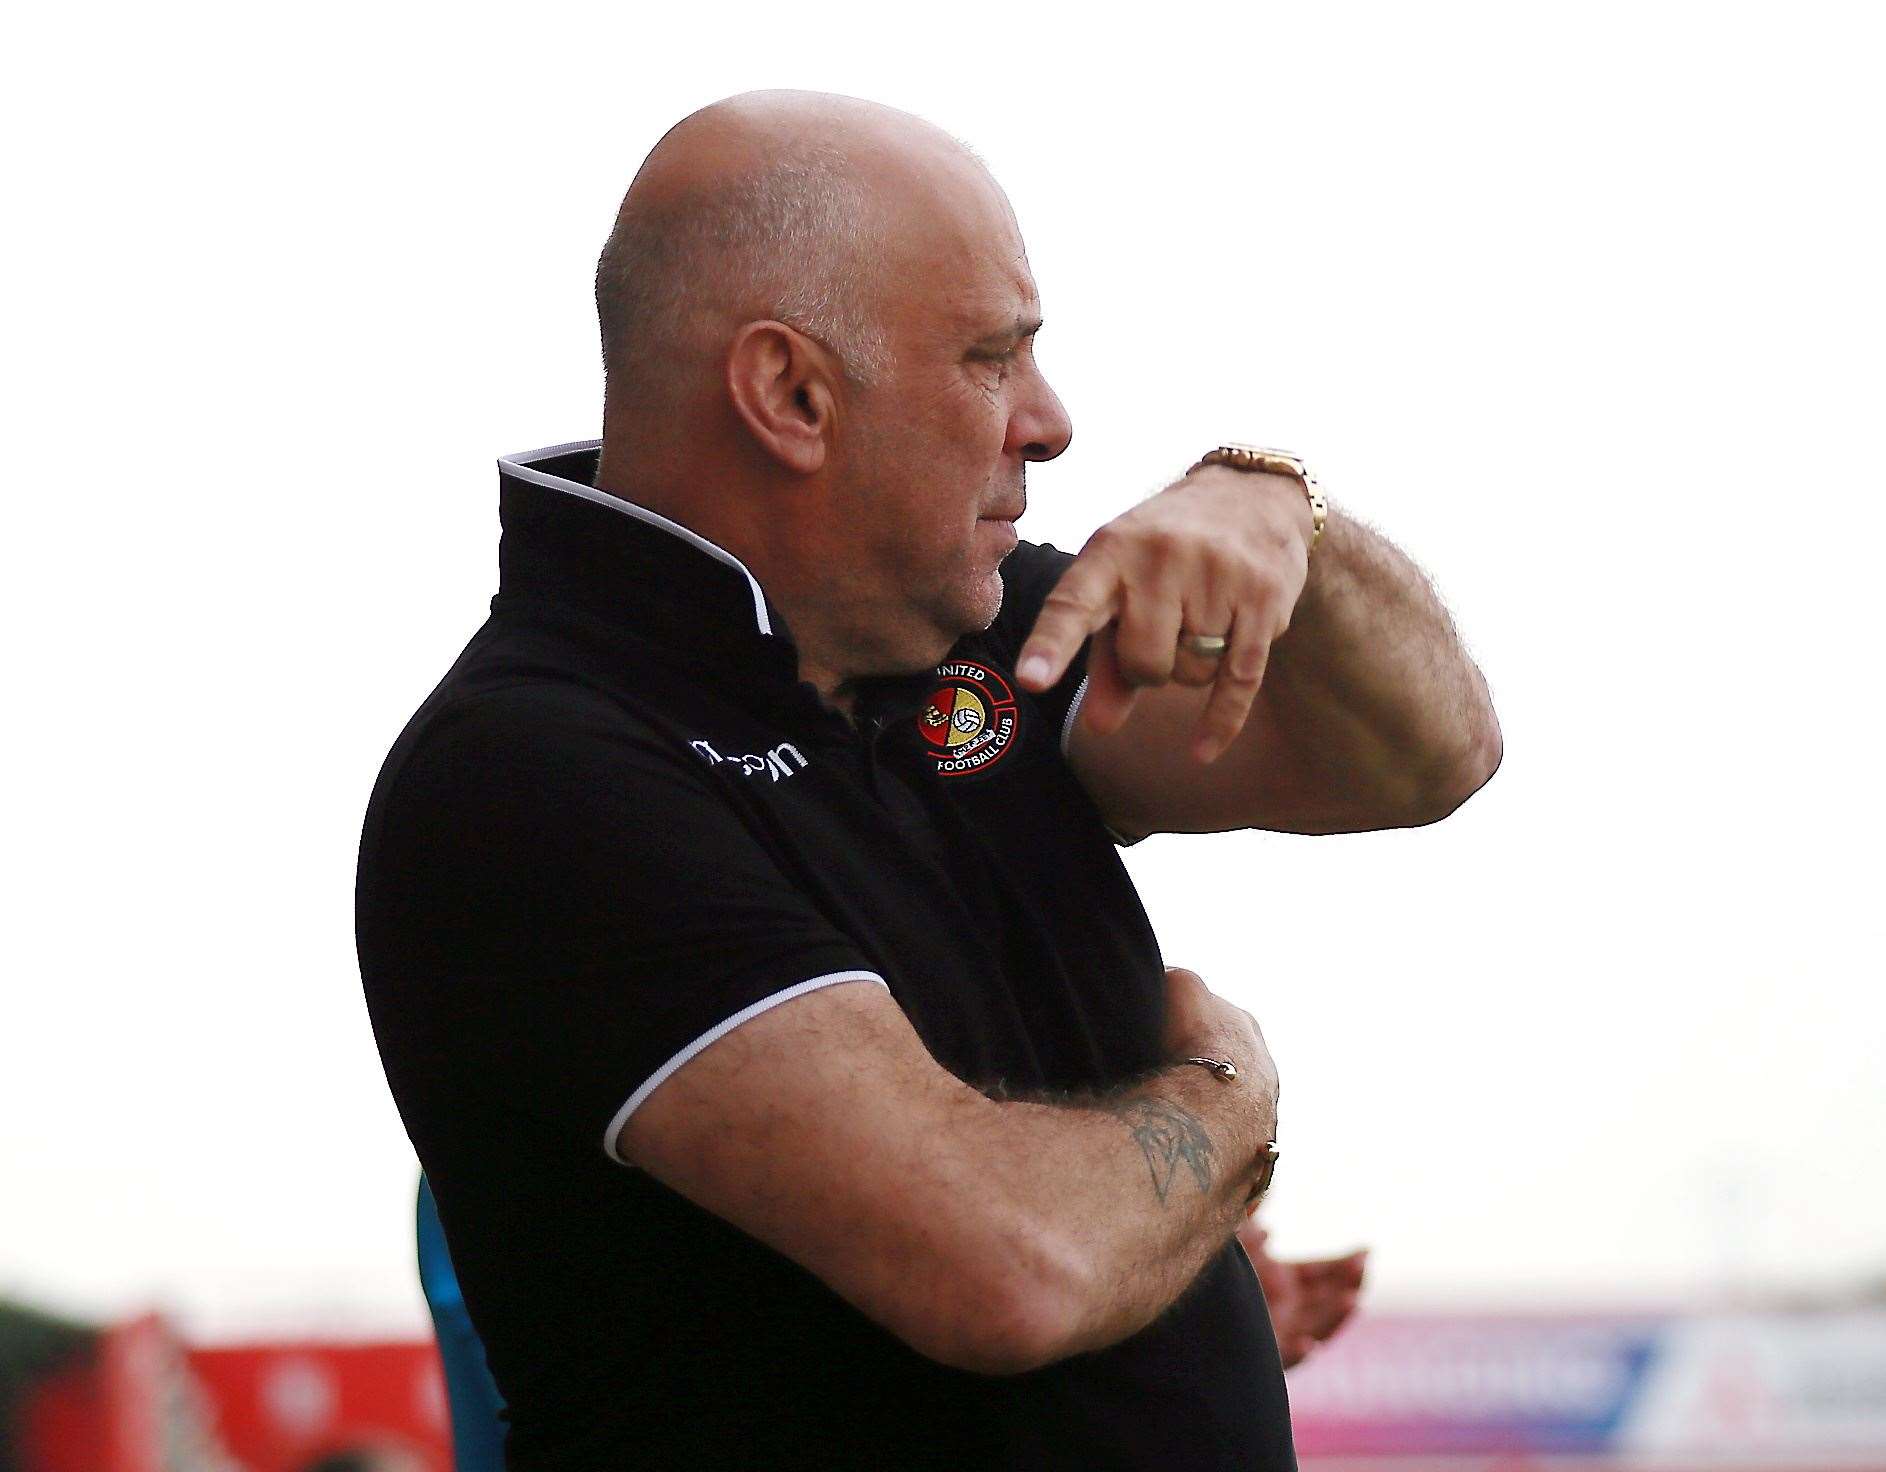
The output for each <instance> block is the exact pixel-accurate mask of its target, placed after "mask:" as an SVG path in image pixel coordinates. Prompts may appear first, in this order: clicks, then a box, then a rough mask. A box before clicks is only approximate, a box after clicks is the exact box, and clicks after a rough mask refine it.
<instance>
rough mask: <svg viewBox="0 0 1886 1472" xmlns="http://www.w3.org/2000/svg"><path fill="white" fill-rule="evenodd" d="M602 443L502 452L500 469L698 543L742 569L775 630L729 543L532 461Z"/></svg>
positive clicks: (763, 614)
mask: <svg viewBox="0 0 1886 1472" xmlns="http://www.w3.org/2000/svg"><path fill="white" fill-rule="evenodd" d="M601 447H602V441H601V440H572V441H570V443H569V444H567V445H551V446H549V447H548V448H547V449H542V450H520V451H519V452H518V453H517V454H515V455H500V456H498V469H499V470H500V471H502V472H503V473H505V474H507V475H514V476H516V477H517V478H518V479H519V480H527V481H529V482H530V483H531V484H532V485H538V486H547V487H549V489H551V490H553V491H562V492H563V493H564V494H565V495H567V496H580V497H581V498H582V499H583V500H585V501H593V502H595V503H596V504H597V505H598V506H607V507H609V508H610V509H611V510H614V511H620V512H622V513H623V514H624V515H625V516H632V517H634V518H635V519H636V520H637V521H645V522H647V523H648V524H649V525H650V526H658V527H660V528H661V529H662V530H663V531H665V532H669V533H672V534H673V535H674V536H677V537H679V538H681V540H682V541H684V542H686V543H688V544H689V545H690V546H693V547H698V548H700V550H701V551H703V552H705V553H706V554H707V555H708V556H709V557H712V558H714V559H715V560H716V561H718V562H724V563H726V564H727V566H729V567H731V568H736V569H738V571H739V573H740V576H741V577H743V578H745V579H746V580H747V586H748V587H750V588H751V589H752V590H753V617H754V620H755V622H757V623H758V624H759V626H760V632H761V633H762V634H770V633H772V632H773V620H772V618H771V616H770V615H768V613H767V611H766V595H765V594H764V593H762V592H761V591H760V580H759V579H758V578H756V577H754V576H753V574H752V573H750V572H748V571H747V565H746V564H745V563H744V562H742V561H741V560H740V559H739V558H738V557H735V556H734V555H733V553H731V552H729V551H728V550H727V549H726V548H725V547H722V546H719V545H718V544H716V543H714V542H710V541H708V540H707V538H706V537H704V536H702V535H701V534H700V533H699V532H691V531H689V530H688V529H687V528H686V527H684V526H683V525H681V523H680V522H678V521H670V520H669V519H668V518H667V517H665V516H663V515H661V514H660V513H659V512H655V511H650V510H649V509H648V508H647V507H646V506H637V505H636V504H635V503H634V502H633V501H625V500H623V499H622V498H621V497H620V496H612V495H610V494H609V493H608V492H607V491H599V490H597V489H596V488H595V487H594V486H586V485H584V484H583V483H582V482H581V481H575V480H565V479H564V478H563V477H562V476H560V475H552V474H550V472H549V471H547V470H538V469H536V468H535V467H534V466H533V465H532V463H531V462H533V461H536V460H554V459H556V458H557V457H558V456H559V455H574V454H575V453H576V452H577V451H578V450H596V449H600V448H601Z"/></svg>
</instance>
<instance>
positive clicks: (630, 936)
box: [359, 686, 884, 1158]
mask: <svg viewBox="0 0 1886 1472" xmlns="http://www.w3.org/2000/svg"><path fill="white" fill-rule="evenodd" d="M381 785H382V790H381V791H380V792H379V793H377V794H376V797H375V800H374V804H373V808H372V809H371V810H370V813H369V819H368V828H367V833H366V836H365V837H364V838H363V843H362V854H361V889H360V895H359V901H360V906H359V938H360V947H361V969H362V974H363V977H364V979H365V981H366V984H367V992H368V1001H369V1005H370V1007H371V1008H372V1011H373V1014H374V1025H375V1030H376V1033H378V1034H379V1038H380V1043H381V1051H382V1054H383V1056H384V1057H385V1060H386V1062H387V1065H388V1074H389V1078H390V1079H391V1081H392V1082H393V1085H394V1089H395V1092H396V1093H399V1092H400V1091H401V1087H402V1084H406V1085H408V1086H410V1087H425V1088H430V1089H433V1090H439V1091H442V1092H443V1093H445V1094H448V1095H450V1094H474V1095H479V1096H482V1097H483V1098H484V1099H485V1100H487V1101H488V1102H495V1103H497V1104H499V1105H500V1106H501V1107H506V1108H515V1109H517V1110H521V1111H524V1112H525V1113H527V1114H529V1115H532V1116H534V1117H535V1118H537V1119H538V1120H540V1121H541V1122H543V1123H546V1124H548V1125H549V1126H551V1127H552V1128H554V1129H556V1130H557V1131H559V1132H570V1133H572V1134H574V1135H576V1136H583V1137H588V1138H591V1139H594V1140H595V1141H596V1142H598V1143H599V1144H601V1145H602V1146H603V1148H604V1149H605V1150H607V1151H608V1152H609V1153H610V1155H611V1157H612V1158H614V1157H615V1152H614V1141H615V1138H616V1136H617V1134H618V1132H619V1131H620V1129H621V1127H622V1125H623V1123H624V1122H625V1121H626V1120H627V1119H628V1118H629V1116H630V1115H631V1114H632V1113H633V1112H634V1110H635V1109H636V1107H638V1106H639V1104H640V1103H641V1101H642V1100H643V1099H645V1098H647V1097H648V1095H649V1094H650V1093H651V1092H653V1090H654V1089H655V1087H656V1086H657V1085H659V1084H660V1083H661V1081H662V1080H663V1079H665V1078H667V1077H668V1075H669V1074H670V1073H672V1072H673V1071H674V1070H675V1069H677V1068H679V1067H680V1066H681V1065H682V1064H683V1063H685V1062H686V1061H687V1060H688V1059H689V1058H691V1057H693V1056H694V1055H695V1053H697V1052H699V1051H700V1050H701V1049H703V1048H705V1047H706V1046H707V1045H708V1044H709V1043H711V1042H713V1041H714V1040H715V1039H716V1038H718V1037H720V1036H722V1035H723V1034H724V1033H726V1032H728V1031H730V1030H732V1029H733V1028H735V1027H737V1026H739V1025H740V1024H741V1023H743V1022H745V1021H747V1020H749V1019H751V1018H752V1017H754V1016H757V1015H759V1014H760V1013H761V1012H764V1011H766V1010H768V1009H769V1008H771V1007H773V1006H776V1005H779V1004H780V1003H782V1002H786V1001H789V1000H791V999H792V998H794V997H797V996H801V995H804V994H805V993H806V992H809V991H812V990H816V989H818V988H821V987H825V986H831V985H836V984H838V983H841V982H848V981H869V982H876V983H878V984H879V985H883V984H884V983H883V978H882V977H881V976H880V975H879V974H878V973H877V972H876V971H875V970H874V969H873V968H872V967H871V966H870V965H869V964H868V963H867V962H866V960H865V959H864V958H863V956H862V955H861V954H860V952H859V950H858V948H857V946H856V945H855V944H854V943H853V942H852V941H850V940H849V939H848V938H847V937H845V936H844V935H843V934H841V933H840V932H839V931H838V930H837V929H836V928H835V927H834V926H833V925H832V924H831V923H830V922H829V921H828V920H827V919H826V918H825V917H824V916H823V915H821V914H820V913H819V912H818V910H817V909H816V907H815V906H814V905H813V904H812V903H811V902H810V901H809V900H808V899H807V897H806V896H805V895H804V894H803V893H802V892H800V891H799V890H797V889H795V888H794V887H793V885H792V884H791V883H790V882H789V881H788V880H787V878H786V876H785V875H784V874H783V873H782V872H781V870H780V869H779V867H778V865H777V864H775V863H774V862H773V860H772V859H771V858H770V856H769V855H768V854H767V853H766V851H765V850H764V848H763V847H762V845H761V844H760V842H759V841H758V840H757V839H756V838H755V837H754V836H753V835H752V834H751V832H750V831H749V830H748V829H747V827H746V826H745V824H744V823H743V822H742V821H741V819H740V817H739V815H738V814H737V813H736V811H735V810H734V808H733V807H732V805H731V804H730V803H729V802H728V801H727V800H726V799H725V798H724V797H723V796H722V795H721V794H720V793H719V792H718V791H717V790H716V788H715V787H714V786H713V784H712V781H711V778H710V777H709V775H708V771H707V768H706V767H704V766H703V767H701V768H700V769H699V770H696V769H695V768H694V767H693V766H691V765H690V764H689V757H688V754H687V753H684V752H679V751H675V752H671V751H668V750H666V749H664V747H663V746H662V744H661V743H660V742H659V741H658V740H657V739H656V738H655V737H654V736H652V735H651V734H648V733H645V732H642V731H640V730H639V728H636V727H634V726H633V725H631V724H628V723H627V722H626V721H625V717H624V716H623V715H622V713H621V712H620V711H619V710H617V709H616V708H615V707H614V706H612V705H610V704H609V703H608V702H606V701H603V700H601V699H600V698H594V697H585V696H582V695H581V694H575V695H573V694H571V693H568V692H565V691H563V690H559V689H557V688H555V687H543V688H539V687H534V686H526V687H519V688H517V689H513V690H508V691H502V692H497V693H492V694H485V695H481V696H478V697H475V698H472V699H470V700H467V701H464V702H462V703H461V704H459V705H457V706H454V707H451V708H448V709H447V710H446V711H444V712H441V713H438V714H436V715H435V716H434V717H433V719H432V720H431V722H430V723H429V725H428V726H427V727H426V729H425V730H424V731H423V733H421V735H420V736H419V738H418V739H417V740H416V741H415V742H414V744H413V746H412V748H411V750H410V751H409V752H408V753H407V754H406V756H405V759H404V761H403V762H402V764H401V765H400V766H399V768H398V769H397V771H392V772H390V774H389V777H388V778H386V779H383V781H382V784H381ZM402 1075H404V1077H402Z"/></svg>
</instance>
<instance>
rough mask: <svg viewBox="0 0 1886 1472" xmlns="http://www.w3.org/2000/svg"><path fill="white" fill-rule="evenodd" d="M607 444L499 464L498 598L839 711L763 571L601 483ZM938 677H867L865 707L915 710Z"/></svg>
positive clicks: (529, 453)
mask: <svg viewBox="0 0 1886 1472" xmlns="http://www.w3.org/2000/svg"><path fill="white" fill-rule="evenodd" d="M601 449H602V441H601V440H577V441H573V442H572V443H570V444H566V445H552V446H550V447H548V448H546V449H541V450H526V451H523V452H522V453H520V454H516V455H504V456H501V457H499V460H498V497H499V520H500V523H501V525H502V528H503V535H502V538H501V540H500V542H499V550H498V569H499V593H498V596H499V599H500V600H501V601H502V600H512V599H520V598H522V599H531V598H536V599H548V600H551V601H554V602H558V603H562V604H565V605H567V606H572V607H575V608H578V609H581V610H582V611H583V612H585V613H587V614H589V615H591V616H592V617H595V618H598V619H600V620H602V621H604V622H605V623H608V624H610V625H613V626H614V627H616V628H618V629H619V630H621V631H622V632H624V633H627V634H630V635H632V636H634V637H636V638H638V639H640V640H643V641H646V642H650V643H653V644H656V645H658V646H660V647H662V648H663V649H665V650H667V651H669V652H671V653H672V654H674V655H676V656H678V657H679V658H681V659H683V660H685V661H687V662H688V663H689V664H691V665H693V666H696V667H702V666H713V665H718V666H720V667H721V668H723V669H727V668H729V667H731V671H732V672H734V673H737V674H739V675H741V676H742V677H743V678H744V679H745V680H749V681H757V682H758V683H759V684H760V685H762V686H763V687H767V688H769V689H770V691H771V692H772V693H774V694H776V695H784V694H790V695H791V696H792V697H793V703H794V704H804V703H805V702H806V701H807V700H809V701H810V702H811V705H812V706H813V707H814V708H816V709H818V710H820V711H822V712H825V713H826V714H828V715H831V716H832V717H833V718H835V719H842V718H839V717H837V716H836V713H835V712H832V711H830V709H829V707H826V706H825V705H824V704H823V702H822V701H820V700H819V698H818V696H817V694H816V692H814V691H813V689H812V687H811V686H810V685H805V684H803V683H802V682H801V681H800V680H799V654H798V650H797V648H796V647H795V646H794V644H793V642H792V635H791V631H790V630H789V629H788V628H787V626H786V620H785V617H784V615H783V614H782V613H781V612H780V610H779V609H778V608H777V607H776V606H775V605H774V604H772V603H771V602H770V601H768V599H767V597H766V593H765V591H764V590H763V589H762V588H761V587H760V583H759V579H757V578H756V577H754V576H753V574H752V572H751V571H749V570H748V568H747V566H746V564H745V563H743V562H742V561H741V560H740V559H739V558H738V557H736V556H734V554H733V553H731V552H729V551H728V550H727V549H726V548H725V547H722V546H720V545H719V544H717V543H715V542H713V541H710V540H709V539H708V538H706V537H704V536H702V535H700V533H698V532H696V531H693V530H692V529H690V528H688V527H686V526H683V525H682V524H681V523H680V522H678V521H674V520H672V519H671V518H669V517H666V516H663V515H661V514H659V513H658V512H654V511H650V510H649V509H648V508H647V507H645V506H638V505H636V504H635V503H634V502H633V501H628V500H625V499H623V498H622V497H620V496H616V495H612V494H611V493H609V492H608V491H603V490H598V489H597V488H596V486H595V484H594V481H595V478H596V467H597V463H598V461H599V460H600V458H601ZM931 683H932V681H931V679H930V676H929V673H928V672H927V671H926V672H923V673H919V674H912V675H899V676H884V677H880V678H876V679H869V680H861V681H860V682H859V695H860V700H861V705H860V711H861V713H862V712H864V711H866V710H867V709H869V710H879V711H886V712H888V711H889V710H891V709H896V710H901V709H902V708H903V707H904V706H909V707H910V709H912V710H915V709H916V708H917V706H918V705H920V704H921V703H922V700H923V698H924V696H926V695H927V694H928V693H929V688H930V684H931Z"/></svg>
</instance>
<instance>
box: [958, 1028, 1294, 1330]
mask: <svg viewBox="0 0 1886 1472" xmlns="http://www.w3.org/2000/svg"><path fill="white" fill-rule="evenodd" d="M1262 1088H1263V1084H1262V1081H1261V1079H1260V1077H1258V1076H1256V1075H1252V1074H1249V1073H1246V1074H1244V1075H1241V1076H1240V1077H1239V1078H1238V1079H1236V1080H1233V1081H1231V1082H1229V1083H1227V1082H1226V1081H1225V1080H1223V1079H1220V1078H1218V1077H1216V1076H1214V1075H1213V1074H1212V1073H1211V1072H1210V1071H1209V1070H1207V1069H1204V1068H1200V1067H1198V1066H1197V1065H1192V1064H1179V1065H1175V1066H1173V1067H1170V1068H1167V1069H1165V1070H1163V1071H1161V1072H1160V1073H1158V1074H1156V1075H1154V1076H1153V1077H1151V1078H1150V1079H1147V1080H1144V1081H1142V1082H1140V1083H1139V1084H1137V1085H1135V1086H1133V1087H1132V1088H1130V1089H1128V1090H1126V1091H1123V1092H1121V1093H1119V1094H1115V1095H1111V1096H1106V1097H1102V1098H1092V1099H1086V1100H1080V1101H1071V1102H1058V1101H1045V1100H1038V1099H1008V1100H1001V1101H999V1102H1000V1108H999V1109H998V1111H997V1123H996V1125H995V1129H996V1131H997V1132H998V1134H999V1136H1000V1144H999V1146H998V1150H997V1154H998V1158H1000V1159H1001V1160H1002V1161H1003V1162H1005V1167H1006V1168H1005V1169H1004V1171H1003V1177H1004V1180H1003V1184H1004V1186H1005V1187H1006V1188H1007V1189H1008V1190H1009V1191H1011V1192H1013V1193H1015V1194H1016V1195H1017V1196H1018V1197H1019V1198H1020V1199H1021V1200H1022V1201H1023V1202H1024V1203H1025V1209H1026V1212H1027V1214H1028V1216H1029V1217H1031V1218H1032V1219H1033V1220H1034V1221H1035V1222H1036V1224H1037V1229H1038V1230H1039V1231H1040V1232H1041V1233H1042V1234H1043V1236H1044V1237H1045V1239H1046V1240H1048V1241H1049V1242H1052V1243H1053V1244H1054V1247H1053V1250H1052V1251H1050V1252H1048V1253H1047V1254H1045V1257H1047V1258H1049V1259H1051V1260H1054V1261H1058V1262H1061V1263H1065V1264H1069V1265H1071V1271H1070V1272H1069V1273H1068V1275H1067V1278H1066V1281H1064V1282H1063V1284H1062V1285H1061V1293H1060V1304H1059V1315H1058V1319H1057V1322H1058V1323H1059V1324H1060V1326H1061V1328H1060V1334H1059V1338H1060V1341H1061V1342H1060V1344H1059V1353H1057V1354H1056V1355H1055V1357H1056V1358H1059V1357H1061V1356H1063V1355H1068V1354H1078V1353H1084V1352H1086V1351H1090V1350H1094V1349H1099V1348H1102V1347H1104V1346H1106V1345H1109V1344H1113V1343H1115V1342H1117V1341H1118V1340H1121V1339H1124V1338H1126V1337H1127V1336H1128V1335H1130V1334H1133V1333H1135V1332H1136V1331H1138V1330H1139V1329H1142V1328H1144V1327H1145V1326H1146V1325H1147V1324H1149V1323H1151V1322H1152V1321H1153V1320H1154V1319H1155V1318H1157V1317H1158V1316H1159V1315H1160V1314H1161V1313H1162V1312H1164V1310H1165V1309H1166V1308H1167V1307H1168V1306H1169V1305H1170V1304H1171V1303H1172V1302H1173V1301H1174V1300H1175V1299H1176V1298H1177V1297H1178V1296H1179V1295H1180V1294H1181V1293H1183V1292H1184V1291H1185V1289H1186V1287H1187V1286H1188V1285H1189V1284H1190V1283H1191V1282H1192V1281H1193V1279H1195V1278H1196V1277H1197V1276H1198V1274H1199V1272H1200V1271H1201V1270H1202V1269H1203V1268H1204V1266H1205V1264H1206V1263H1207V1262H1209V1261H1210V1259H1211V1258H1212V1256H1213V1254H1215V1253H1216V1252H1217V1251H1218V1250H1219V1249H1221V1248H1222V1247H1223V1246H1224V1245H1225V1243H1226V1242H1228V1241H1229V1240H1230V1239H1231V1237H1232V1235H1233V1234H1234V1233H1235V1231H1236V1230H1237V1227H1238V1224H1239V1223H1240V1222H1241V1221H1242V1220H1243V1218H1244V1216H1245V1214H1246V1212H1248V1210H1249V1209H1250V1198H1251V1195H1252V1191H1253V1189H1254V1186H1255V1183H1256V1181H1257V1178H1258V1168H1259V1164H1260V1161H1261V1158H1262V1153H1263V1152H1264V1150H1265V1147H1266V1145H1267V1143H1268V1141H1269V1140H1270V1139H1271V1138H1272V1135H1273V1132H1274V1129H1275V1107H1274V1101H1273V1100H1272V1099H1270V1098H1267V1097H1262V1094H1261V1090H1262Z"/></svg>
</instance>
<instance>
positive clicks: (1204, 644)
mask: <svg viewBox="0 0 1886 1472" xmlns="http://www.w3.org/2000/svg"><path fill="white" fill-rule="evenodd" d="M1230 643H1231V641H1230V640H1229V639H1227V638H1226V637H1225V636H1224V635H1223V634H1181V635H1180V636H1179V648H1181V649H1183V650H1184V651H1185V652H1186V653H1187V654H1196V655H1197V656H1198V657H1199V658H1200V659H1217V658H1218V657H1219V656H1220V655H1222V654H1223V653H1224V652H1225V650H1226V648H1228V647H1229V645H1230Z"/></svg>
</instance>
